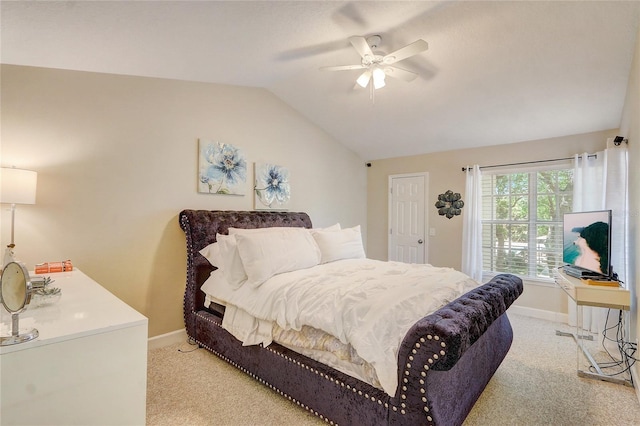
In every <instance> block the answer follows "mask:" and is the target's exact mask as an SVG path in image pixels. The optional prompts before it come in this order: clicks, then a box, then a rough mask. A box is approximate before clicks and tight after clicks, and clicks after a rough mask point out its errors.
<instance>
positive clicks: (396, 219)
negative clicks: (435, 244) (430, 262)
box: [388, 173, 429, 263]
mask: <svg viewBox="0 0 640 426" xmlns="http://www.w3.org/2000/svg"><path fill="white" fill-rule="evenodd" d="M428 177H429V175H428V174H427V173H415V174H404V175H391V176H389V192H390V193H389V250H388V258H389V260H396V261H399V262H407V263H425V262H426V261H427V258H428V256H427V243H426V238H425V229H426V227H427V224H426V215H425V200H426V198H427V194H426V190H427V187H428V186H427V181H428Z"/></svg>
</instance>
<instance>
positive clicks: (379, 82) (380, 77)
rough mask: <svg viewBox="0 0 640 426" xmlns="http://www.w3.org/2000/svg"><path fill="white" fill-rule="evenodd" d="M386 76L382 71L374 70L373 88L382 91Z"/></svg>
mask: <svg viewBox="0 0 640 426" xmlns="http://www.w3.org/2000/svg"><path fill="white" fill-rule="evenodd" d="M386 76H387V75H386V74H385V72H384V70H382V69H380V68H375V69H374V70H373V87H374V88H376V89H382V88H383V87H384V86H385V82H384V79H385V77H386Z"/></svg>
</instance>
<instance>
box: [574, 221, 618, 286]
mask: <svg viewBox="0 0 640 426" xmlns="http://www.w3.org/2000/svg"><path fill="white" fill-rule="evenodd" d="M610 242H611V210H602V211H593V212H579V213H565V215H564V226H563V249H562V261H563V262H564V263H565V264H569V265H572V266H576V267H579V268H581V269H585V270H587V271H591V272H595V273H598V274H601V275H604V276H609V275H610V273H611V263H610V258H611V244H610Z"/></svg>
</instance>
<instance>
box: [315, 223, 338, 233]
mask: <svg viewBox="0 0 640 426" xmlns="http://www.w3.org/2000/svg"><path fill="white" fill-rule="evenodd" d="M340 229H341V228H340V224H339V223H336V224H335V225H331V226H327V227H326V228H312V229H309V232H311V233H312V234H313V233H314V232H318V231H339V230H340Z"/></svg>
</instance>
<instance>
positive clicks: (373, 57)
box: [320, 35, 429, 93]
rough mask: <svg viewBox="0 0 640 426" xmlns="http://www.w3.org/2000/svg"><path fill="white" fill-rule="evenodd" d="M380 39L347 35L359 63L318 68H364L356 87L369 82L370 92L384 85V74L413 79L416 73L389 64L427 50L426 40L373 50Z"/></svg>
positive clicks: (338, 69) (340, 69)
mask: <svg viewBox="0 0 640 426" xmlns="http://www.w3.org/2000/svg"><path fill="white" fill-rule="evenodd" d="M381 40H382V38H381V37H380V36H379V35H372V36H370V37H367V38H364V37H361V36H353V37H349V42H351V45H352V46H353V47H354V48H355V49H356V51H357V52H358V54H360V57H361V61H360V64H358V65H338V66H329V67H321V68H320V69H321V70H326V71H345V70H357V69H364V70H365V71H364V72H363V73H362V74H360V76H359V77H358V78H357V80H356V88H357V87H358V86H360V87H363V88H366V87H367V86H368V85H369V84H370V83H371V90H372V93H373V90H374V89H381V88H383V87H384V86H385V78H386V76H389V77H393V78H398V79H400V80H404V81H413V80H415V78H416V77H417V76H418V74H416V73H414V72H411V71H407V70H404V69H402V68H398V67H395V66H391V65H392V64H395V63H396V62H400V61H402V60H403V59H407V58H409V57H411V56H414V55H417V54H418V53H420V52H423V51H425V50H427V49H428V47H429V45H428V44H427V42H426V41H424V40H422V39H419V40H416V41H414V42H413V43H411V44H408V45H406V46H405V47H403V48H400V49H398V50H396V51H395V52H391V53H389V54H384V53H382V52H376V51H374V50H375V49H376V48H377V47H378V45H379V44H380V41H381Z"/></svg>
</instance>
